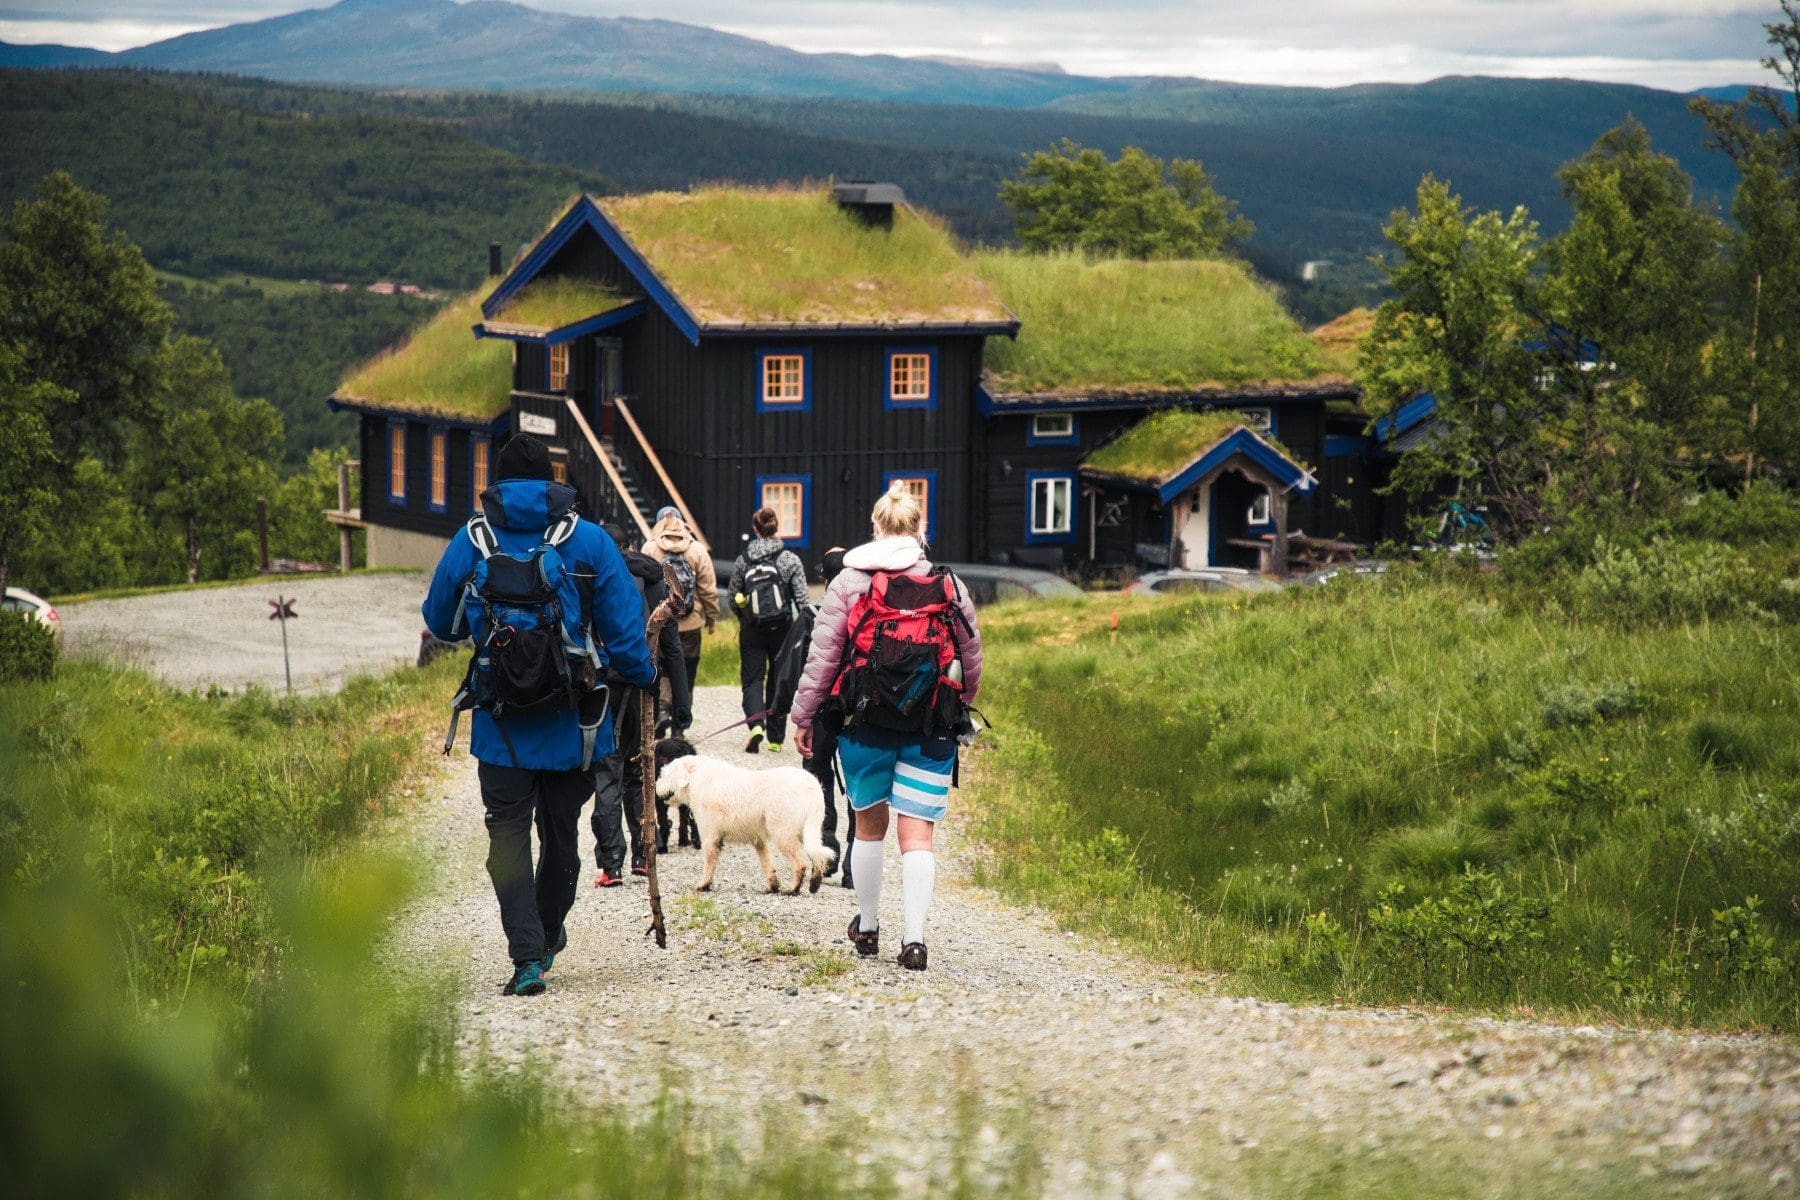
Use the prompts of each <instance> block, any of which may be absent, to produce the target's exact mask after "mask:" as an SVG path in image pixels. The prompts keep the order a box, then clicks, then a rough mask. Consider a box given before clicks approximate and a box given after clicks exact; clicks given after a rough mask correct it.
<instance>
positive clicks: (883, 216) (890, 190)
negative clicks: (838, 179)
mask: <svg viewBox="0 0 1800 1200" xmlns="http://www.w3.org/2000/svg"><path fill="white" fill-rule="evenodd" d="M831 198H832V199H833V200H836V201H837V202H838V207H840V208H842V209H843V210H844V211H846V212H848V213H849V214H850V215H851V216H853V217H855V218H856V219H857V220H859V221H861V222H862V223H863V224H864V225H867V226H868V227H869V228H871V229H892V228H893V227H894V205H896V204H905V203H906V193H905V192H903V191H901V190H900V185H899V184H896V183H875V182H873V181H871V180H867V179H852V180H850V181H849V182H848V183H840V184H838V185H837V186H836V187H834V188H832V189H831Z"/></svg>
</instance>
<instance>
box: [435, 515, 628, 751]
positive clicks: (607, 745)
mask: <svg viewBox="0 0 1800 1200" xmlns="http://www.w3.org/2000/svg"><path fill="white" fill-rule="evenodd" d="M481 500H482V507H483V510H484V511H485V512H486V513H487V518H488V525H489V526H490V527H491V528H492V529H493V531H494V537H495V540H497V541H498V542H499V543H500V549H501V550H502V551H503V552H505V553H507V554H519V555H523V554H526V553H528V552H530V551H531V550H532V549H534V548H535V547H536V546H537V545H538V544H539V543H541V542H542V541H543V540H544V532H545V530H547V529H549V528H550V526H551V525H552V524H554V523H555V522H556V521H557V520H558V519H560V518H561V517H562V516H563V514H565V513H567V512H568V511H569V510H570V509H571V508H572V507H574V504H575V489H574V488H572V487H569V486H568V485H567V484H562V483H547V482H545V481H543V480H541V479H503V480H501V481H500V482H499V483H497V484H495V485H494V486H493V487H491V488H489V489H488V490H487V491H485V492H483V493H482V497H481ZM557 552H558V553H559V554H561V555H562V559H563V562H564V563H565V564H566V565H567V567H568V574H569V577H570V578H569V581H568V582H567V583H565V585H564V589H563V594H562V595H561V597H560V599H561V601H562V605H563V611H564V612H571V613H573V612H579V613H581V614H582V615H583V617H584V618H585V619H586V620H587V621H588V623H589V626H590V627H591V628H592V629H593V631H594V641H595V642H596V643H597V644H598V645H599V647H600V654H601V657H602V659H603V661H604V662H605V663H607V664H608V665H610V666H611V667H612V669H613V670H615V671H617V672H618V673H619V674H620V675H623V676H624V677H625V678H626V679H628V680H630V681H631V682H632V683H634V684H636V685H637V686H639V687H647V686H649V684H650V681H651V680H652V679H654V678H655V677H656V672H655V669H654V668H653V667H652V666H651V664H650V648H649V646H648V645H647V644H646V642H645V640H644V617H645V613H644V600H643V597H642V595H640V594H639V592H638V586H637V581H636V580H634V579H633V578H632V577H631V573H630V572H629V571H627V570H626V568H625V560H624V558H623V557H622V556H621V555H620V554H619V548H618V547H617V546H615V545H613V541H612V539H611V538H609V537H607V536H606V534H605V533H603V532H601V530H600V527H599V526H598V525H596V524H594V523H593V522H592V521H585V520H584V521H580V522H578V523H577V524H576V526H575V532H574V533H573V534H571V535H570V537H569V540H568V541H566V542H564V543H563V544H562V545H561V546H559V547H557ZM480 559H481V555H480V554H479V553H478V552H477V551H476V549H475V545H474V543H473V542H471V541H470V540H469V531H468V529H467V528H464V529H459V530H457V532H456V536H455V537H453V538H451V539H450V545H449V546H447V547H445V549H444V556H443V557H442V558H440V559H439V560H438V565H437V572H436V574H434V575H433V576H432V578H431V590H430V591H429V592H428V593H426V596H425V603H424V604H423V605H422V606H421V610H422V611H423V612H424V614H425V626H426V628H428V629H430V630H431V632H432V633H433V634H435V635H436V636H438V637H440V638H444V639H446V640H451V639H454V638H455V637H459V636H462V635H461V633H460V631H454V630H452V629H451V624H452V623H453V622H454V621H455V620H456V606H457V603H458V602H459V601H460V600H461V599H462V591H463V584H464V583H466V582H467V581H468V578H469V576H470V574H471V573H473V572H474V570H475V564H476V563H477V562H479V561H480ZM474 632H475V636H476V637H477V638H479V637H480V635H481V633H482V632H483V631H482V630H475V631H474ZM471 716H472V717H473V718H474V720H473V731H472V732H471V734H470V737H469V752H470V753H471V754H473V755H474V756H475V757H476V758H478V759H480V760H481V761H482V762H484V763H493V764H495V765H496V766H502V767H510V766H515V765H516V766H520V767H525V768H527V769H530V770H538V771H572V770H574V769H575V768H577V767H579V766H580V765H581V726H580V724H579V723H578V721H577V720H576V716H575V713H574V711H573V710H568V711H564V712H556V713H549V714H546V715H544V716H540V717H508V718H506V733H507V735H508V736H510V737H511V739H512V751H509V750H508V749H507V745H506V738H505V737H502V736H501V733H500V729H499V727H498V726H497V725H496V724H495V722H494V718H493V716H492V715H490V714H488V713H486V712H483V711H481V710H480V709H476V710H475V711H474V712H473V713H472V714H471ZM514 751H516V752H517V754H518V761H517V762H516V763H515V762H514V760H513V752H514ZM612 751H613V731H612V721H611V720H610V719H608V720H606V721H603V722H601V727H600V733H599V737H598V738H597V740H596V741H595V743H594V759H595V761H596V762H597V761H599V759H600V758H601V757H602V756H604V755H607V754H611V753H612Z"/></svg>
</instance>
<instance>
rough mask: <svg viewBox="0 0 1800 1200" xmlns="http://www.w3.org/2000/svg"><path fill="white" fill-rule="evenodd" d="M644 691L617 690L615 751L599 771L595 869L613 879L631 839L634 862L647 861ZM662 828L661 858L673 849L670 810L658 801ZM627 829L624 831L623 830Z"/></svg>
mask: <svg viewBox="0 0 1800 1200" xmlns="http://www.w3.org/2000/svg"><path fill="white" fill-rule="evenodd" d="M643 695H644V694H643V692H641V691H639V690H638V689H637V688H634V687H631V686H629V685H623V686H620V687H617V688H614V690H613V712H615V713H617V714H618V724H617V725H616V726H614V738H615V741H614V746H615V747H616V748H615V749H614V750H613V752H612V753H611V754H609V755H607V756H606V757H605V758H604V759H602V760H601V761H600V763H599V765H598V766H596V767H595V768H594V815H593V817H592V823H593V828H594V859H595V865H596V866H598V867H599V868H600V869H601V870H602V871H605V872H607V873H608V874H611V875H619V874H622V873H623V871H624V868H625V845H626V839H627V837H629V839H630V844H631V861H632V862H634V863H635V862H640V861H642V860H643V857H644V848H643V846H642V844H641V842H642V838H643V833H642V830H643V824H642V822H643V816H644V770H643V765H642V764H641V763H640V762H639V759H640V758H641V756H642V755H641V747H642V741H641V739H642V738H643V728H642V726H640V725H639V724H638V716H639V713H641V712H642V710H643ZM656 822H657V827H658V829H659V831H660V832H659V834H658V836H657V841H656V848H657V850H658V852H659V853H660V852H661V851H663V850H666V849H668V844H669V806H668V803H667V802H666V801H664V800H662V799H660V798H659V799H658V800H657V802H656ZM621 826H623V828H621Z"/></svg>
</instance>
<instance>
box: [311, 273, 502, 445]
mask: <svg viewBox="0 0 1800 1200" xmlns="http://www.w3.org/2000/svg"><path fill="white" fill-rule="evenodd" d="M481 296H482V294H481V293H479V292H476V293H471V294H470V295H467V296H464V297H463V298H462V299H460V300H456V301H453V302H452V303H450V304H447V305H445V306H444V308H443V309H442V310H441V311H440V312H439V313H438V314H437V315H436V316H435V317H433V318H431V320H430V321H428V322H426V324H425V325H424V326H422V327H421V328H420V329H419V330H418V331H417V332H416V333H414V334H413V335H412V337H411V338H409V339H408V340H407V341H405V342H403V343H401V344H400V345H398V346H396V347H394V348H393V349H391V350H387V351H384V352H383V353H382V354H380V355H378V356H376V357H375V358H372V359H370V360H369V361H368V362H366V363H364V364H363V365H362V366H360V367H358V368H357V369H356V370H355V371H354V372H353V373H352V374H351V375H350V376H349V378H347V379H345V380H344V382H343V383H342V384H340V385H339V386H338V389H337V392H336V399H338V400H339V401H341V402H343V403H346V404H353V405H361V406H365V407H370V408H379V409H392V410H396V411H400V412H416V413H423V414H426V415H428V416H443V417H460V418H464V419H473V420H481V421H489V420H493V419H494V418H496V417H498V416H500V415H501V414H502V413H504V412H505V411H506V410H507V408H508V407H509V405H510V404H511V400H512V343H511V342H507V341H502V340H498V339H495V338H481V339H477V338H476V337H475V335H474V332H473V330H472V327H473V326H474V325H475V324H476V323H477V322H479V321H480V320H481Z"/></svg>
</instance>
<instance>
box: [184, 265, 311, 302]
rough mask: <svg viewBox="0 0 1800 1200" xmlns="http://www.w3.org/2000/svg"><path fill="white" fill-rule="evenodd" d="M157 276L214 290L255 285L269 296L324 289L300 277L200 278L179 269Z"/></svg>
mask: <svg viewBox="0 0 1800 1200" xmlns="http://www.w3.org/2000/svg"><path fill="white" fill-rule="evenodd" d="M156 277H157V278H158V279H161V280H163V281H165V282H168V283H179V284H184V285H186V286H187V287H190V288H198V289H200V290H203V291H208V292H213V291H218V290H219V289H220V288H225V287H253V288H255V289H256V290H257V291H259V292H262V293H263V294H264V295H267V296H314V295H318V294H319V293H320V292H322V291H323V290H324V289H323V288H321V287H320V286H319V285H318V284H317V283H307V282H304V281H302V280H299V279H277V278H275V277H274V276H272V275H222V276H220V277H219V278H217V279H199V278H196V277H195V276H192V275H183V274H181V273H180V272H178V271H163V270H158V271H156Z"/></svg>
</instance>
